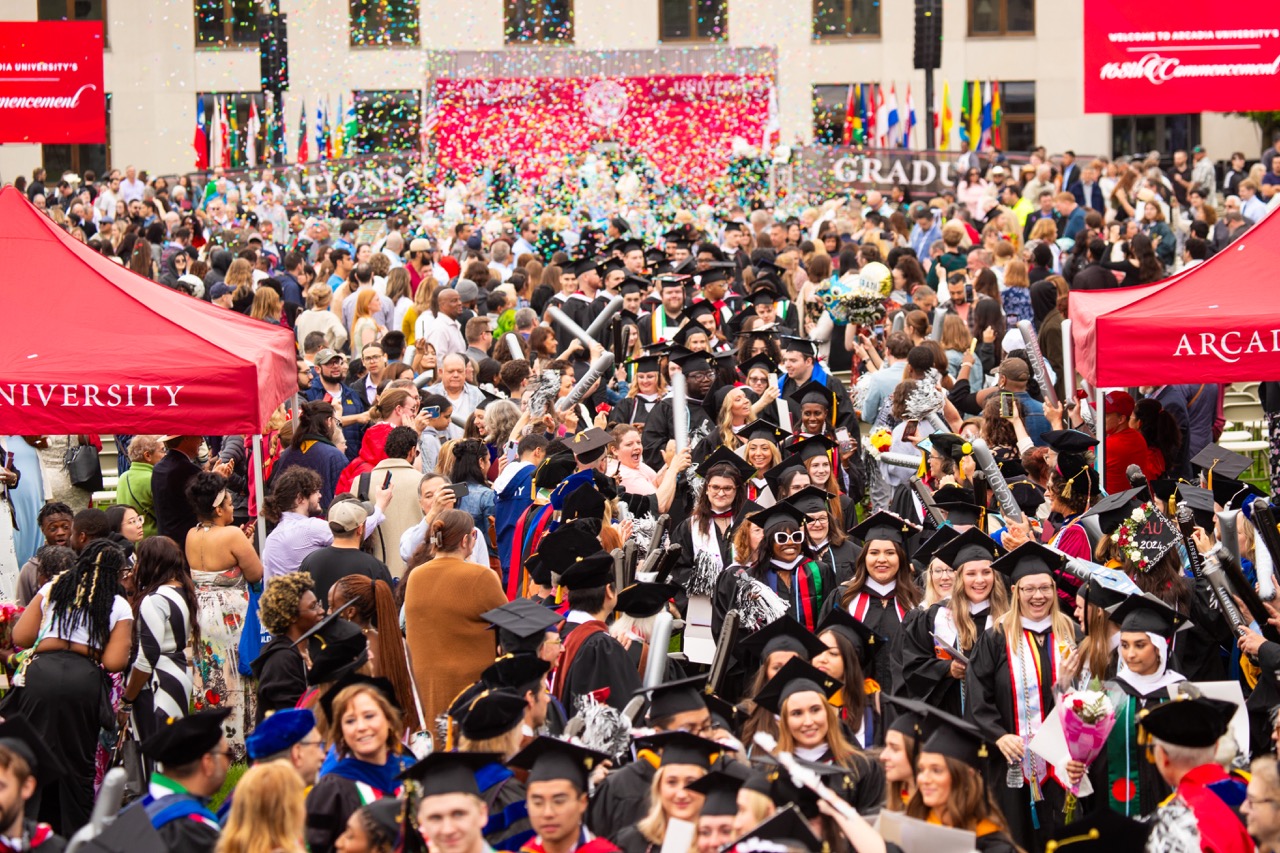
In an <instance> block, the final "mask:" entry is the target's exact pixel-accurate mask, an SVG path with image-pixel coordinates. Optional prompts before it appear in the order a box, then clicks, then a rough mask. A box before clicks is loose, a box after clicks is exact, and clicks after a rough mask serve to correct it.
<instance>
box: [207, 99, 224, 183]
mask: <svg viewBox="0 0 1280 853" xmlns="http://www.w3.org/2000/svg"><path fill="white" fill-rule="evenodd" d="M221 165H222V108H221V107H220V106H219V104H218V96H217V95H214V96H213V109H212V110H210V111H209V167H210V168H211V169H217V168H218V167H220V166H221Z"/></svg>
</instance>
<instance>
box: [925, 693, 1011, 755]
mask: <svg viewBox="0 0 1280 853" xmlns="http://www.w3.org/2000/svg"><path fill="white" fill-rule="evenodd" d="M927 707H928V710H927V711H926V712H925V713H926V714H927V715H928V716H929V717H931V718H933V720H934V722H935V728H934V730H933V733H932V734H931V735H929V737H928V738H926V739H925V742H924V743H923V744H922V745H921V746H920V752H922V753H924V752H929V753H935V754H938V755H945V756H947V757H948V758H954V759H956V760H957V761H960V762H962V763H964V764H967V765H969V766H970V767H975V768H980V767H981V763H980V762H982V761H985V760H986V759H987V758H989V757H990V756H991V755H992V753H993V752H994V751H995V747H994V746H992V745H991V741H990V739H988V737H987V736H986V735H985V734H984V733H983V731H982V729H980V728H979V727H978V725H977V724H976V723H972V722H970V721H969V720H963V719H961V718H960V717H957V716H955V715H954V714H948V713H947V712H946V711H943V710H941V709H939V708H935V707H933V706H932V705H929V706H927Z"/></svg>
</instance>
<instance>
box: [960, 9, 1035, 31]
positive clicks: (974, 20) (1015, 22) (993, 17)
mask: <svg viewBox="0 0 1280 853" xmlns="http://www.w3.org/2000/svg"><path fill="white" fill-rule="evenodd" d="M1035 34H1036V3H1035V0H969V35H971V36H1005V35H1020V36H1033V35H1035Z"/></svg>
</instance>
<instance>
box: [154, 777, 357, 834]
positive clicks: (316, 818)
mask: <svg viewBox="0 0 1280 853" xmlns="http://www.w3.org/2000/svg"><path fill="white" fill-rule="evenodd" d="M358 808H360V794H359V792H358V791H357V790H356V786H355V783H354V782H351V781H350V780H348V779H343V778H342V777H341V776H334V775H332V774H330V775H328V776H323V777H321V778H320V781H318V782H316V785H315V787H314V788H312V789H311V793H309V794H307V827H306V839H307V849H308V850H309V851H310V853H331V851H332V850H333V849H334V844H335V843H336V842H337V840H338V836H339V835H342V833H343V831H344V830H345V829H346V826H347V819H348V818H350V817H351V813H352V812H354V811H355V810H356V809H358ZM173 849H179V848H173Z"/></svg>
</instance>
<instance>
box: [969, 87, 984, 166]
mask: <svg viewBox="0 0 1280 853" xmlns="http://www.w3.org/2000/svg"><path fill="white" fill-rule="evenodd" d="M972 87H973V96H972V98H970V102H969V103H970V107H969V144H970V145H972V146H973V150H974V151H980V150H982V89H980V88H979V83H978V81H977V80H974V81H973V83H972Z"/></svg>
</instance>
